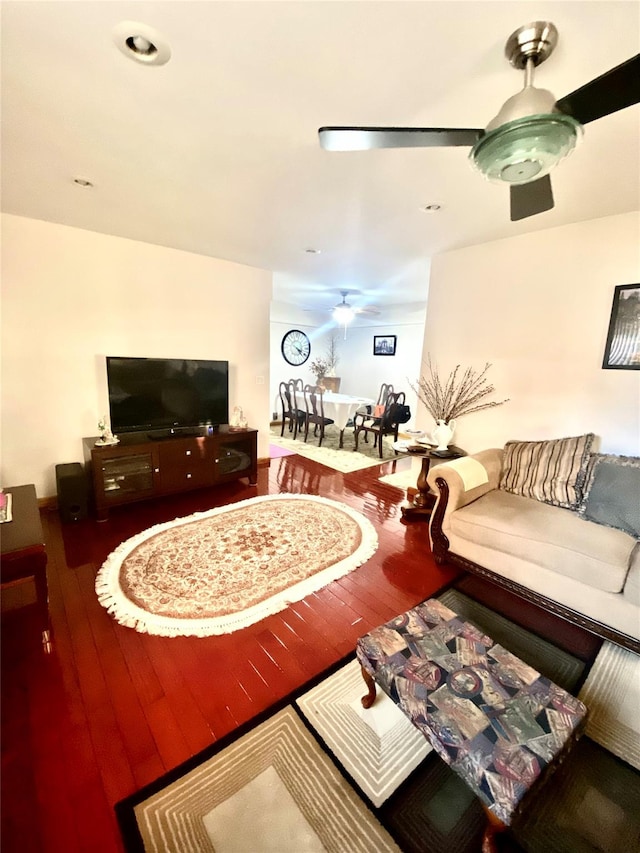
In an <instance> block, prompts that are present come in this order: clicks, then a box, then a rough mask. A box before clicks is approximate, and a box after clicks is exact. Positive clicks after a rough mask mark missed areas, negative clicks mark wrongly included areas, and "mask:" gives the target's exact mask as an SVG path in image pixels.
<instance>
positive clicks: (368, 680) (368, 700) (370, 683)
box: [360, 666, 376, 708]
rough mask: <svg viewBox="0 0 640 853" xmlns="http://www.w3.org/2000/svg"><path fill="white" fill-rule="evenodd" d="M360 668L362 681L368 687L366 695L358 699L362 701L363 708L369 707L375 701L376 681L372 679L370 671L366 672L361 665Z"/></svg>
mask: <svg viewBox="0 0 640 853" xmlns="http://www.w3.org/2000/svg"><path fill="white" fill-rule="evenodd" d="M360 670H361V672H362V677H363V678H364V682H365V684H366V685H367V687H368V688H369V692H368V693H367V695H366V696H363V697H362V699H361V700H360V701H361V702H362V707H363V708H370V707H371V706H372V705H373V703H374V702H375V701H376V683H375V681H374V680H373V677H372V675H371V673H369V672H367V670H366V669H365V668H364V667H363V666H361V667H360Z"/></svg>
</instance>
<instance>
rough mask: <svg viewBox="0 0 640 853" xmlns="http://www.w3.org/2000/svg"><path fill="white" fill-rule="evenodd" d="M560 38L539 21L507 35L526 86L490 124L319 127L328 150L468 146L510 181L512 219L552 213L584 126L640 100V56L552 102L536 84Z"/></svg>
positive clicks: (492, 172) (490, 172)
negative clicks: (554, 183)
mask: <svg viewBox="0 0 640 853" xmlns="http://www.w3.org/2000/svg"><path fill="white" fill-rule="evenodd" d="M557 42H558V31H557V29H556V27H555V26H554V25H553V24H552V23H550V22H547V21H536V22H534V23H531V24H526V25H525V26H523V27H520V28H519V29H517V30H516V31H515V32H514V33H512V34H511V36H509V38H508V40H507V43H506V47H505V54H506V56H507V59H508V60H509V62H510V63H511V65H513V67H514V68H517V69H519V70H524V74H525V79H524V88H523V89H522V91H520V92H518V94H516V95H513V97H511V98H509V99H508V100H507V101H506V102H505V103H504V105H503V106H502V108H501V109H500V111H499V113H498V114H497V115H496V116H495V118H493V119H492V120H491V121H490V122H489V124H488V125H487V127H486V128H485V129H484V130H482V129H478V128H444V127H321V128H320V130H319V131H318V133H319V136H320V145H321V146H322V148H324V149H326V150H327V151H362V150H368V149H373V148H430V147H440V146H452V145H471V146H473V147H472V148H471V152H470V154H469V159H470V160H471V162H472V163H473V164H474V166H475V167H476V168H477V169H478V170H479V171H480V172H482V174H483V175H484V176H485V177H487V178H488V179H489V180H495V181H504V182H506V183H508V184H509V186H510V195H511V219H512V220H513V221H516V220H518V219H525V218H526V217H528V216H533V215H535V214H536V213H542V212H543V211H545V210H551V208H552V207H553V193H552V190H551V179H550V177H549V172H550V171H551V169H553V167H554V166H555V165H556V164H557V163H559V162H560V160H562V159H563V158H564V157H566V156H567V155H568V154H570V153H571V151H572V150H573V148H574V147H575V145H576V142H577V141H578V140H579V139H580V138H581V136H582V125H584V124H587V123H588V122H590V121H595V120H596V119H599V118H603V117H604V116H607V115H610V114H611V113H614V112H617V111H618V110H622V109H625V107H630V106H631V105H632V104H637V103H638V102H640V54H636V56H634V57H633V58H631V59H629V60H627V61H626V62H623V63H622V64H621V65H618V66H616V67H615V68H612V69H611V70H610V71H607V72H606V73H605V74H602V75H601V76H600V77H596V78H595V79H594V80H591V81H590V82H589V83H586V84H585V85H584V86H581V87H580V88H579V89H576V90H575V91H574V92H572V93H571V94H570V95H566V96H565V97H564V98H560V99H559V100H557V101H556V100H555V98H554V96H553V95H552V94H551V92H549V91H547V90H546V89H537V88H535V87H534V85H533V73H534V69H535V67H536V66H537V65H540V63H542V62H544V61H545V60H546V59H548V58H549V56H550V55H551V53H552V52H553V49H554V48H555V46H556V44H557Z"/></svg>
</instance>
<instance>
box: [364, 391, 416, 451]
mask: <svg viewBox="0 0 640 853" xmlns="http://www.w3.org/2000/svg"><path fill="white" fill-rule="evenodd" d="M405 403H406V395H405V393H404V391H399V392H398V393H395V392H393V391H392V392H391V393H390V394H387V401H386V403H385V407H384V411H383V413H382V416H381V417H380V418H370V419H369V420H365V421H362V422H361V423H359V424H358V426H357V427H356V431H355V435H354V439H355V448H354V449H355V450H357V449H358V439H359V437H360V433H361V432H364V434H365V437H366V436H367V435H368V434H369V433H372V434H373V436H374V442H373V446H374V447H375V446H376V443H377V445H378V453H379V454H380V459H382V439H383V437H384V436H385V435H392V436H393V440H394V441H397V440H398V429H399V422H398V420H397V416H396V414H395V413H396V409H395V406H397V405H398V406H404V405H405ZM395 454H396V456H397V455H398V451H397V450H396V451H395Z"/></svg>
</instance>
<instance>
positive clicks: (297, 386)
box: [278, 379, 302, 418]
mask: <svg viewBox="0 0 640 853" xmlns="http://www.w3.org/2000/svg"><path fill="white" fill-rule="evenodd" d="M296 391H302V379H289V380H288V381H287V382H281V383H280V384H279V385H278V395H279V396H280V402H281V403H282V412H283V417H287V418H294V417H295V416H296V412H297V411H298V398H297V395H296Z"/></svg>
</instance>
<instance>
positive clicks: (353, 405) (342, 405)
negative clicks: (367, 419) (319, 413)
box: [322, 391, 375, 447]
mask: <svg viewBox="0 0 640 853" xmlns="http://www.w3.org/2000/svg"><path fill="white" fill-rule="evenodd" d="M374 402H375V401H374V400H371V399H370V398H369V397H355V396H352V395H351V394H336V393H335V392H333V391H325V392H324V394H323V395H322V405H323V408H324V416H325V418H331V420H332V421H333V422H334V423H335V425H336V426H337V427H338V429H339V430H340V444H339V446H340V447H343V440H344V431H345V427H346V426H347V424H348V423H349V421H350V420H351V419H352V418H353V416H354V415H355V414H356V412H357V411H359V410H363V411H365V410H366V407H367V406H373V404H374Z"/></svg>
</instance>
